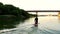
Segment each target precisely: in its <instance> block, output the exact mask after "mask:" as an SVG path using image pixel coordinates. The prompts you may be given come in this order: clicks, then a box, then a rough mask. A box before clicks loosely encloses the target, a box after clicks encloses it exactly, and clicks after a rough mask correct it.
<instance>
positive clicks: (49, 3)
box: [0, 0, 60, 10]
mask: <svg viewBox="0 0 60 34" xmlns="http://www.w3.org/2000/svg"><path fill="white" fill-rule="evenodd" d="M0 2H2V3H4V4H12V5H14V6H16V7H19V8H21V9H24V10H60V0H0Z"/></svg>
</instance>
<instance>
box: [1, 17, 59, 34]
mask: <svg viewBox="0 0 60 34" xmlns="http://www.w3.org/2000/svg"><path fill="white" fill-rule="evenodd" d="M34 19H35V17H34V18H30V19H28V20H26V21H25V22H24V23H22V24H19V25H18V26H17V28H18V29H16V30H15V31H11V32H5V33H2V34H60V17H57V16H45V17H38V27H35V26H34Z"/></svg>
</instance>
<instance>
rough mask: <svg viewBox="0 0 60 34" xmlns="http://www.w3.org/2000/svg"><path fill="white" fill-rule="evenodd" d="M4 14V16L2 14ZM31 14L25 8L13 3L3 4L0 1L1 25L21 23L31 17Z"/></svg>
mask: <svg viewBox="0 0 60 34" xmlns="http://www.w3.org/2000/svg"><path fill="white" fill-rule="evenodd" d="M1 15H2V16H1ZM29 17H30V15H29V14H28V13H27V12H26V11H25V10H23V9H19V8H18V7H15V6H13V5H9V4H5V5H4V4H3V3H1V2H0V25H1V26H3V27H5V26H6V27H8V26H9V27H10V26H14V25H16V24H19V22H20V21H23V20H25V19H27V18H29ZM1 26H0V28H1Z"/></svg>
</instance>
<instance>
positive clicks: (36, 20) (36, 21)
mask: <svg viewBox="0 0 60 34" xmlns="http://www.w3.org/2000/svg"><path fill="white" fill-rule="evenodd" d="M34 25H35V26H38V17H37V15H36V18H35V24H34Z"/></svg>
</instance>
